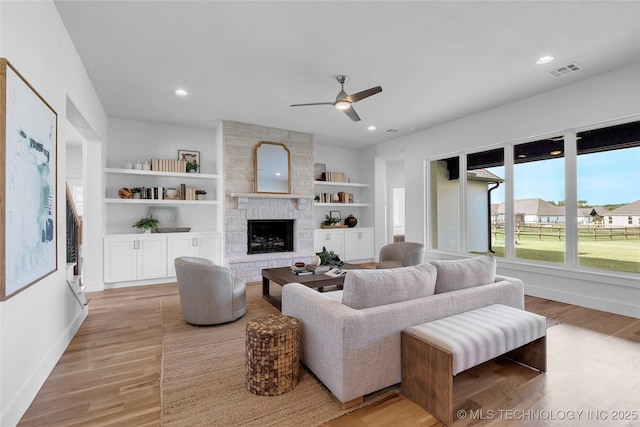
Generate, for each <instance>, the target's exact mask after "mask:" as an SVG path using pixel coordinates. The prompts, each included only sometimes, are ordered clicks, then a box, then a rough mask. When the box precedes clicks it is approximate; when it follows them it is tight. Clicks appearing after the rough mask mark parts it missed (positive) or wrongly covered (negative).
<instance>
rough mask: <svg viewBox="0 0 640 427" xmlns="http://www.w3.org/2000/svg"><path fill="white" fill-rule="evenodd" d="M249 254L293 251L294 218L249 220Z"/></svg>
mask: <svg viewBox="0 0 640 427" xmlns="http://www.w3.org/2000/svg"><path fill="white" fill-rule="evenodd" d="M247 225H248V227H247V254H264V253H270V252H292V251H293V220H292V219H260V220H247Z"/></svg>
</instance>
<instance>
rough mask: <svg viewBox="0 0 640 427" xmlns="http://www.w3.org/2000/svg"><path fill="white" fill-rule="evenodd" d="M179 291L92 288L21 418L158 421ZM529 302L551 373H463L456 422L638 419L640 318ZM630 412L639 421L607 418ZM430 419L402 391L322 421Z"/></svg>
mask: <svg viewBox="0 0 640 427" xmlns="http://www.w3.org/2000/svg"><path fill="white" fill-rule="evenodd" d="M250 286H260V284H259V283H252V284H250ZM176 294H177V287H176V285H175V284H168V285H156V286H146V287H135V288H126V289H118V290H109V291H105V292H97V293H93V294H91V295H88V297H90V298H91V302H90V304H89V307H90V313H89V316H88V318H87V319H86V321H85V322H84V324H83V325H82V326H81V328H80V330H79V331H78V333H77V334H76V336H75V337H74V339H73V341H72V342H71V344H70V345H69V347H68V348H67V350H66V351H65V353H64V355H63V356H62V358H61V359H60V361H59V362H58V364H57V366H56V367H55V369H54V370H53V372H52V373H51V375H50V377H49V378H48V380H47V381H46V383H45V384H44V386H43V387H42V389H41V390H40V392H39V393H38V395H37V396H36V398H35V400H34V401H33V403H32V404H31V406H30V408H29V409H28V411H27V412H26V414H25V415H24V417H23V419H22V420H21V422H20V424H19V425H20V426H42V425H51V426H71V425H77V426H99V425H119V426H124V425H126V426H159V425H160V386H159V383H160V363H161V355H162V342H161V339H162V335H161V331H160V321H159V316H160V312H159V301H160V300H161V299H162V298H166V297H167V296H174V295H176ZM526 308H527V310H529V311H533V312H536V313H539V314H542V315H545V316H547V317H550V318H551V319H552V321H553V322H554V323H558V325H557V326H553V327H551V328H549V330H548V334H547V337H548V338H547V339H548V372H547V373H546V374H538V373H536V372H535V371H533V370H530V369H528V368H525V367H523V366H520V365H517V364H514V363H512V362H509V361H506V360H503V359H496V360H494V361H491V362H487V363H485V364H482V365H480V366H478V367H475V368H473V369H470V370H468V371H465V372H463V373H461V374H459V375H458V376H456V378H455V385H454V388H455V391H454V408H455V409H454V411H456V412H458V411H460V414H461V415H462V416H461V417H458V419H457V421H456V422H455V425H456V426H467V425H514V424H517V425H580V426H583V425H593V426H600V425H607V423H608V424H609V425H612V426H632V425H636V426H637V425H639V424H640V421H639V420H638V418H639V417H640V413H639V411H640V397H639V396H640V320H638V319H634V318H629V317H625V316H619V315H615V314H610V313H605V312H601V311H596V310H590V309H586V308H582V307H577V306H573V305H568V304H562V303H557V302H552V301H548V300H544V299H540V298H533V297H526ZM580 411H582V412H580ZM614 411H628V412H617V413H616V412H614ZM632 411H636V412H635V414H636V419H635V420H632V419H627V420H620V421H618V420H612V418H613V417H615V416H617V417H620V416H622V417H623V418H625V417H626V418H632V417H633V414H634V412H632ZM605 416H606V417H607V419H606V420H602V418H603V417H605ZM596 417H599V418H601V419H600V420H596V419H595V418H596ZM570 418H572V419H570ZM434 425H438V426H439V425H442V424H440V423H439V422H438V420H436V419H435V418H433V417H432V416H431V415H430V414H428V413H427V412H425V411H423V410H422V409H421V408H420V407H419V406H417V405H416V404H414V403H413V402H411V401H410V400H408V399H406V398H404V397H403V396H402V395H395V396H392V397H391V398H389V399H386V400H384V401H382V402H379V403H377V404H374V405H371V406H369V407H366V408H364V409H361V410H359V411H355V412H353V413H352V414H349V415H345V416H343V417H341V418H339V419H337V420H334V421H332V422H330V423H328V424H327V426H329V427H342V426H349V427H352V426H367V427H372V426H434ZM297 427H298V426H297Z"/></svg>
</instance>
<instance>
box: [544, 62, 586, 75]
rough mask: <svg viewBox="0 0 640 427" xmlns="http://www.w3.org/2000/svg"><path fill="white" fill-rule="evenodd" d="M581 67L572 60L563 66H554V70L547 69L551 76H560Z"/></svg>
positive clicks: (578, 69)
mask: <svg viewBox="0 0 640 427" xmlns="http://www.w3.org/2000/svg"><path fill="white" fill-rule="evenodd" d="M581 69H582V68H580V66H579V65H578V64H576V63H575V62H572V63H571V64H569V65H565V66H564V67H560V68H556V69H555V70H551V71H549V74H550V75H552V76H553V77H561V76H564V75H565V74H569V73H573V72H574V71H580V70H581Z"/></svg>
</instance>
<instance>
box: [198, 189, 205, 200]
mask: <svg viewBox="0 0 640 427" xmlns="http://www.w3.org/2000/svg"><path fill="white" fill-rule="evenodd" d="M196 199H198V200H207V192H206V191H204V190H196Z"/></svg>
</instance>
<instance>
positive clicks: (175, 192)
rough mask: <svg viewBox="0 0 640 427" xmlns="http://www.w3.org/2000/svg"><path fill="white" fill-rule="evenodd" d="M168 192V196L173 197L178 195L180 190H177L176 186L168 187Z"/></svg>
mask: <svg viewBox="0 0 640 427" xmlns="http://www.w3.org/2000/svg"><path fill="white" fill-rule="evenodd" d="M166 194H167V197H169V198H171V199H173V198H174V197H176V196H177V195H178V190H176V189H175V188H167V191H166Z"/></svg>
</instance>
